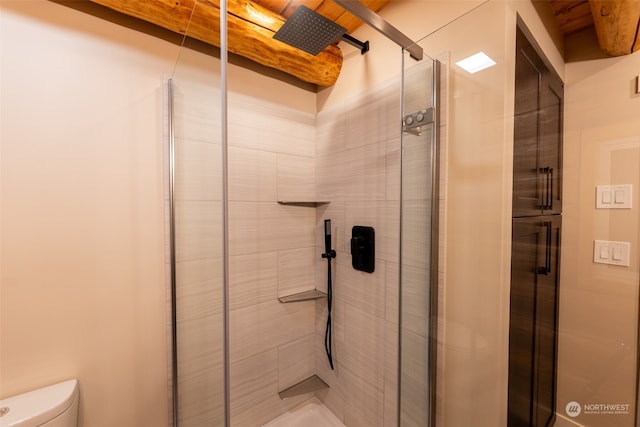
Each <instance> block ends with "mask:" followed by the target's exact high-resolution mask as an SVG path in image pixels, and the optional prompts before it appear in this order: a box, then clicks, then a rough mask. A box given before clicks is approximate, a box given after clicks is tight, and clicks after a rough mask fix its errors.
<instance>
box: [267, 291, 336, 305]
mask: <svg viewBox="0 0 640 427" xmlns="http://www.w3.org/2000/svg"><path fill="white" fill-rule="evenodd" d="M326 296H327V294H325V293H324V292H322V291H319V290H317V289H312V290H310V291H304V292H299V293H297V294H291V295H285V296H281V297H278V301H280V302H298V301H308V300H312V299H320V298H326Z"/></svg>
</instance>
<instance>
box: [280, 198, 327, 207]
mask: <svg viewBox="0 0 640 427" xmlns="http://www.w3.org/2000/svg"><path fill="white" fill-rule="evenodd" d="M278 204H280V205H286V206H303V207H308V208H317V207H318V206H322V205H328V204H329V202H326V201H321V202H312V201H307V202H303V201H293V200H278Z"/></svg>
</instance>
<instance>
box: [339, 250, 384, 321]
mask: <svg viewBox="0 0 640 427" xmlns="http://www.w3.org/2000/svg"><path fill="white" fill-rule="evenodd" d="M376 261H377V262H376V269H375V271H374V272H373V273H366V272H364V271H358V270H355V269H354V268H353V267H352V265H351V255H350V254H345V253H344V252H339V253H338V256H337V257H336V263H335V264H336V265H335V268H336V277H335V280H334V282H333V290H334V295H335V300H336V301H338V300H339V301H342V302H344V303H345V304H349V305H351V306H353V307H356V308H359V309H361V310H363V311H364V312H366V313H370V314H373V315H375V316H378V317H380V318H384V312H385V294H386V289H385V287H386V265H385V262H384V261H382V260H376Z"/></svg>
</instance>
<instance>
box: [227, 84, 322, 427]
mask: <svg viewBox="0 0 640 427" xmlns="http://www.w3.org/2000/svg"><path fill="white" fill-rule="evenodd" d="M315 135H316V131H315V115H314V114H311V113H304V112H300V111H297V110H293V109H289V108H285V107H282V106H279V105H275V104H271V103H267V102H264V101H261V100H259V99H256V98H252V97H249V96H245V95H240V94H236V93H230V94H229V240H230V241H229V252H230V259H229V264H230V284H229V287H230V313H229V319H230V356H231V373H230V375H231V424H232V425H233V426H259V425H262V424H263V423H265V422H267V421H269V420H271V419H273V418H275V417H276V416H278V415H279V414H281V413H283V412H285V411H286V410H287V409H289V408H292V407H293V406H296V405H297V404H299V403H301V402H302V401H303V400H304V399H305V398H308V397H309V396H301V397H299V398H293V399H288V400H284V401H283V400H281V399H280V398H279V396H278V391H280V390H283V389H285V388H287V387H288V386H291V385H293V384H295V383H297V382H299V381H300V380H302V379H304V378H306V377H309V376H310V375H312V374H313V373H314V361H315V360H314V355H313V339H314V331H315V303H314V302H313V301H306V302H298V303H291V304H282V303H280V302H279V301H278V299H277V296H278V295H286V294H291V293H295V292H296V291H299V290H301V289H313V286H314V274H313V268H312V266H313V258H314V226H315V212H314V210H313V208H308V207H300V206H285V205H281V204H278V203H277V202H278V201H279V200H281V201H282V200H284V201H312V200H314V199H315V196H314V194H315V181H314V169H315V161H314V158H315Z"/></svg>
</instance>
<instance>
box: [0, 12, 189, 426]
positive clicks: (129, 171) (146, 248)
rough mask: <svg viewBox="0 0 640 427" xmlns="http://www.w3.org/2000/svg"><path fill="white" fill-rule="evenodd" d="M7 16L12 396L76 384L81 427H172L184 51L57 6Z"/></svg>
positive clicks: (4, 363)
mask: <svg viewBox="0 0 640 427" xmlns="http://www.w3.org/2000/svg"><path fill="white" fill-rule="evenodd" d="M0 13H1V16H0V21H1V25H2V28H1V31H2V33H1V35H0V40H1V45H0V46H1V54H2V63H1V73H2V80H1V81H0V84H1V91H2V100H1V106H2V116H1V120H2V126H1V132H2V141H1V143H2V195H1V199H2V224H1V227H2V228H1V235H2V258H1V267H2V275H1V280H2V283H1V290H2V306H1V325H2V326H1V327H2V330H1V332H2V333H1V337H0V340H1V341H0V344H1V348H0V380H1V382H0V387H1V388H0V394H1V395H2V396H8V395H13V394H16V393H20V392H25V391H28V390H31V389H34V388H37V387H41V386H45V385H48V384H51V383H54V382H56V381H60V380H64V379H67V378H78V379H79V380H80V393H81V400H80V418H79V425H80V426H116V425H117V426H127V427H136V426H140V425H157V426H162V425H166V423H167V414H168V409H167V401H168V398H167V387H166V370H167V360H166V339H165V334H166V330H165V291H164V267H163V245H164V241H163V227H164V224H163V205H162V190H163V188H162V145H161V141H162V114H161V113H162V109H161V105H162V103H161V100H162V86H161V85H162V75H163V72H166V71H167V70H170V66H171V65H172V62H173V61H174V60H175V56H176V53H177V47H175V46H173V45H170V44H168V43H166V42H163V41H161V40H159V39H157V38H153V37H149V36H146V35H144V34H141V33H138V32H135V31H130V30H127V29H125V28H122V27H118V26H114V24H111V23H108V22H106V21H103V20H100V19H97V18H95V17H93V16H90V15H87V14H83V13H80V12H77V11H74V10H71V9H69V8H66V7H64V6H61V5H59V4H55V3H52V2H48V1H29V2H24V1H3V2H2V3H1V4H0ZM116 408H117V410H114V409H116Z"/></svg>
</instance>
